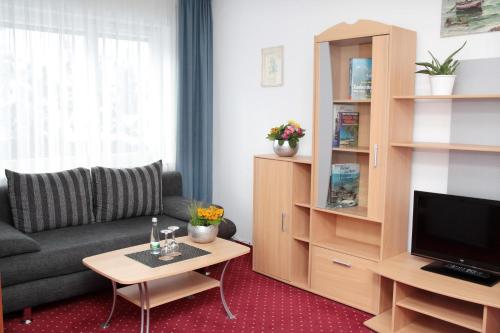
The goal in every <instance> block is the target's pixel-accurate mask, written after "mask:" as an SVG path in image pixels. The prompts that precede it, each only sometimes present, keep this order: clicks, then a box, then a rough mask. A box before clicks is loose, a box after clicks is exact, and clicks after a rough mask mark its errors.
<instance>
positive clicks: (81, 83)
mask: <svg viewBox="0 0 500 333" xmlns="http://www.w3.org/2000/svg"><path fill="white" fill-rule="evenodd" d="M33 3H39V2H30V1H4V2H2V4H1V5H0V11H1V13H0V77H1V80H0V101H1V102H0V167H1V168H2V169H3V168H12V169H15V170H20V171H26V172H42V171H53V170H60V169H63V168H71V167H76V166H92V165H106V166H136V165H140V164H146V163H149V162H152V161H154V160H158V159H160V158H161V159H163V160H164V164H166V165H168V166H173V165H174V163H175V137H176V133H175V129H176V126H175V125H176V81H177V80H176V64H177V61H176V57H177V50H176V47H177V44H176V31H175V30H176V9H175V6H176V3H175V1H161V0H157V1H156V0H146V1H136V2H129V3H130V4H131V6H123V3H124V2H123V1H112V0H108V1H105V2H102V1H101V2H98V1H85V2H84V1H81V2H80V1H72V2H65V3H63V2H62V1H57V0H53V1H48V2H43V3H44V4H43V7H42V5H38V6H40V7H33ZM68 3H70V5H68ZM28 4H29V6H28ZM35 6H36V5H35Z"/></svg>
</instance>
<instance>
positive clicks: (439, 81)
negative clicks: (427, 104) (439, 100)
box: [430, 75, 457, 95]
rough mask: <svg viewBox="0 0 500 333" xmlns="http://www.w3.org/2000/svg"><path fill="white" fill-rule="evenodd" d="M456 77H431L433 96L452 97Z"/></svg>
mask: <svg viewBox="0 0 500 333" xmlns="http://www.w3.org/2000/svg"><path fill="white" fill-rule="evenodd" d="M456 77H457V76H456V75H432V76H430V80H431V91H432V95H451V94H452V92H453V85H454V84H455V78H456Z"/></svg>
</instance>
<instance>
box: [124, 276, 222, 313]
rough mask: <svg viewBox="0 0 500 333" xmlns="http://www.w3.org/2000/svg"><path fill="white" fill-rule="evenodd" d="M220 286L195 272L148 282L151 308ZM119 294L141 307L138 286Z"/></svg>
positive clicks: (131, 286) (128, 287)
mask: <svg viewBox="0 0 500 333" xmlns="http://www.w3.org/2000/svg"><path fill="white" fill-rule="evenodd" d="M219 286H220V283H219V281H218V280H215V279H213V278H210V277H208V276H205V275H202V274H200V273H196V272H193V271H191V272H186V273H182V274H179V275H174V276H171V277H168V278H164V279H158V280H153V281H150V282H148V290H149V295H150V307H151V308H154V307H155V306H159V305H162V304H165V303H168V302H172V301H175V300H178V299H181V298H184V297H186V296H190V295H193V294H197V293H199V292H202V291H205V290H208V289H212V288H217V287H219ZM117 294H118V295H119V296H121V297H123V298H125V299H126V300H128V301H130V302H132V303H134V304H135V305H137V306H139V307H140V306H141V301H140V297H139V287H138V285H137V284H133V285H129V286H127V287H123V288H120V289H118V291H117Z"/></svg>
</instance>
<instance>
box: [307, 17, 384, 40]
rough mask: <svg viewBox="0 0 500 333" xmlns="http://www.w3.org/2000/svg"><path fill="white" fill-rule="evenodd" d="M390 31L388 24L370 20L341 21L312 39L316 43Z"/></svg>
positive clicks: (369, 35)
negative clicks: (350, 22) (351, 22)
mask: <svg viewBox="0 0 500 333" xmlns="http://www.w3.org/2000/svg"><path fill="white" fill-rule="evenodd" d="M390 31H391V26H390V25H386V24H383V23H379V22H375V21H370V20H359V21H357V22H355V23H353V24H349V23H345V22H342V23H339V24H337V25H334V26H333V27H331V28H330V29H327V30H325V31H324V32H322V33H321V34H319V35H317V36H316V37H315V38H314V41H315V42H316V43H320V42H328V41H338V40H346V39H358V38H363V37H371V36H376V35H384V34H388V33H389V32H390Z"/></svg>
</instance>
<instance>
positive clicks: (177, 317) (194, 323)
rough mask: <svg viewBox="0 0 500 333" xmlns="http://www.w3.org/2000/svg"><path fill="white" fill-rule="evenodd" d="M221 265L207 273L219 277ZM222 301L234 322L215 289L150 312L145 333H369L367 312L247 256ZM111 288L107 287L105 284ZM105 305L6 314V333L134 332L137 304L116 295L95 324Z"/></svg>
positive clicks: (97, 298)
mask: <svg viewBox="0 0 500 333" xmlns="http://www.w3.org/2000/svg"><path fill="white" fill-rule="evenodd" d="M221 270H222V265H219V267H218V268H217V269H216V270H215V271H214V272H213V275H214V276H217V277H218V276H219V274H220V271H221ZM224 282H225V289H224V290H225V293H226V299H227V301H228V303H229V306H230V308H231V310H232V311H233V313H234V314H235V315H236V320H229V319H227V318H226V315H225V312H224V309H223V308H222V305H221V303H220V298H219V291H218V289H212V290H209V291H205V292H203V293H200V294H197V295H195V297H194V298H193V299H181V300H178V301H175V302H172V303H169V304H165V305H163V306H160V307H156V308H153V309H152V310H151V328H152V329H151V332H153V333H158V332H339V333H358V332H370V330H368V329H367V328H365V327H364V326H363V321H365V320H367V319H369V318H370V317H371V315H369V314H366V313H364V312H361V311H358V310H355V309H353V308H350V307H348V306H345V305H342V304H339V303H335V302H333V301H330V300H328V299H325V298H323V297H320V296H317V295H314V294H311V293H308V292H305V291H302V290H300V289H297V288H295V287H292V286H289V285H286V284H284V283H280V282H277V281H275V280H273V279H270V278H268V277H265V276H263V275H260V274H257V273H255V272H253V271H252V270H251V256H250V255H246V256H243V257H240V258H238V259H236V260H234V261H233V262H232V263H231V264H230V265H229V267H228V270H227V272H226V277H225V281H224ZM110 288H111V286H110ZM110 307H111V292H103V293H98V294H91V295H86V296H81V297H77V298H73V299H70V300H67V301H64V302H57V303H54V304H50V305H46V306H42V307H39V308H36V309H34V312H33V313H34V314H33V320H34V321H33V323H32V324H31V325H22V324H20V323H19V316H11V315H9V316H7V318H6V332H7V333H17V332H19V333H24V332H36V333H49V332H50V333H59V332H61V333H62V332H64V333H68V332H71V333H77V332H81V333H90V332H99V333H103V332H106V333H116V332H120V333H128V332H138V331H139V326H140V313H139V309H138V307H136V306H135V305H132V304H131V303H129V302H127V301H125V300H123V299H121V298H120V297H118V301H117V308H116V311H115V315H114V318H113V321H112V322H111V326H110V327H109V328H108V329H107V330H103V329H101V328H100V327H99V324H100V323H101V322H102V321H104V320H105V318H106V317H107V315H108V311H109V309H110Z"/></svg>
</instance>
